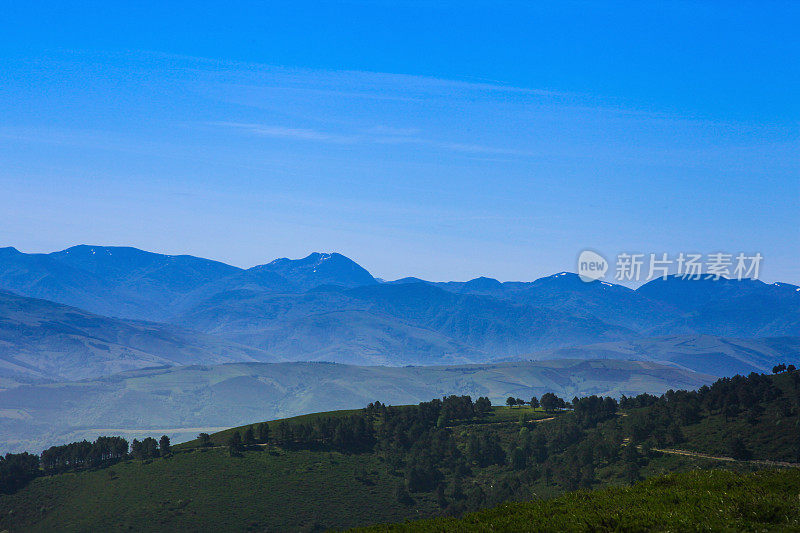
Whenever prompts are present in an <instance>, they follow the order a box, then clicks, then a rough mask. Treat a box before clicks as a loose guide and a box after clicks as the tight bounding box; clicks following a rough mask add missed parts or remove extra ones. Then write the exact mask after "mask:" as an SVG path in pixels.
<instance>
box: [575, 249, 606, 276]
mask: <svg viewBox="0 0 800 533" xmlns="http://www.w3.org/2000/svg"><path fill="white" fill-rule="evenodd" d="M606 271H608V261H606V259H605V257H603V256H602V255H600V254H598V253H597V252H593V251H591V250H584V251H582V252H581V254H580V255H579V256H578V276H580V278H581V280H582V281H585V282H587V283H588V282H590V281H596V280H598V279H602V278H603V276H605V275H606Z"/></svg>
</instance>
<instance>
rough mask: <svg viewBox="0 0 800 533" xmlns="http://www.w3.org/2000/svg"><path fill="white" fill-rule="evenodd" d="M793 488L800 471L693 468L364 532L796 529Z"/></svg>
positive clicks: (799, 517)
mask: <svg viewBox="0 0 800 533" xmlns="http://www.w3.org/2000/svg"><path fill="white" fill-rule="evenodd" d="M798 493H800V470H797V469H787V470H781V471H775V470H772V471H761V472H757V473H751V474H737V473H734V472H726V471H720V470H711V471H694V472H688V473H683V474H668V475H664V476H658V477H654V478H652V479H649V480H647V481H642V482H639V483H637V484H635V485H633V486H631V487H614V488H607V489H600V490H594V491H577V492H570V493H568V494H565V495H563V496H560V497H558V498H555V499H551V500H534V501H529V502H523V503H508V504H504V505H500V506H498V507H494V508H492V509H486V510H483V511H479V512H476V513H471V514H468V515H466V516H464V517H462V518H436V519H431V520H420V521H416V522H407V523H404V524H394V525H380V526H374V527H370V528H367V529H364V530H363V531H365V532H368V531H369V532H376V533H377V532H390V531H414V532H427V531H430V532H434V531H435V532H447V531H587V532H588V531H593V532H596V531H709V530H710V531H776V530H781V531H789V530H790V531H798V530H800V499H798V498H797V494H798Z"/></svg>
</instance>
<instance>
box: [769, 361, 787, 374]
mask: <svg viewBox="0 0 800 533" xmlns="http://www.w3.org/2000/svg"><path fill="white" fill-rule="evenodd" d="M784 370H786V365H785V364H784V363H781V364H779V365H775V366H773V367H772V373H773V374H780V373H781V372H783V371H784Z"/></svg>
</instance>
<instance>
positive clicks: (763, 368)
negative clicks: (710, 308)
mask: <svg viewBox="0 0 800 533" xmlns="http://www.w3.org/2000/svg"><path fill="white" fill-rule="evenodd" d="M504 359H508V360H510V358H504ZM518 359H519V358H518ZM525 359H530V360H536V361H541V360H547V359H626V360H639V361H653V362H656V363H661V364H671V365H675V366H679V367H682V368H686V369H688V370H693V371H695V372H702V373H705V374H712V375H716V376H731V375H734V374H742V375H747V374H749V373H751V372H769V371H771V369H772V367H773V366H775V365H777V364H780V363H782V362H792V363H798V362H800V338H798V337H773V338H759V339H729V338H723V337H715V336H712V335H673V336H669V337H654V338H647V339H636V340H631V341H620V342H607V343H598V344H591V345H587V346H573V347H567V348H558V349H554V350H544V351H541V352H536V353H533V354H530V355H528V356H527V357H525Z"/></svg>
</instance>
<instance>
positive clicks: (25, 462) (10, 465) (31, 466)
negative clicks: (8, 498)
mask: <svg viewBox="0 0 800 533" xmlns="http://www.w3.org/2000/svg"><path fill="white" fill-rule="evenodd" d="M39 473H40V469H39V456H38V455H34V454H32V453H28V452H22V453H7V454H6V455H5V457H4V456H2V455H0V493H11V492H14V491H16V490H19V489H21V488H22V487H24V486H25V484H26V483H28V481H30V480H31V479H33V478H35V477H36V476H38V475H39Z"/></svg>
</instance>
